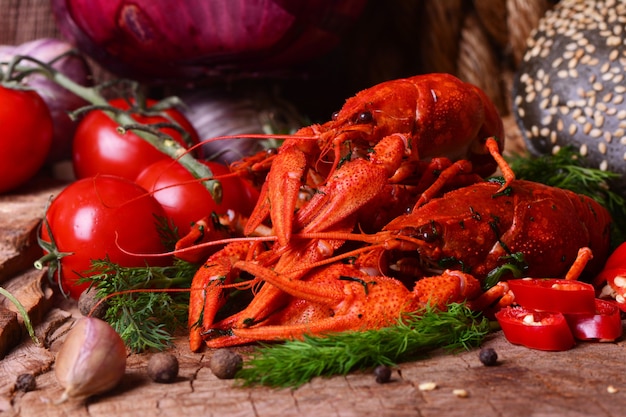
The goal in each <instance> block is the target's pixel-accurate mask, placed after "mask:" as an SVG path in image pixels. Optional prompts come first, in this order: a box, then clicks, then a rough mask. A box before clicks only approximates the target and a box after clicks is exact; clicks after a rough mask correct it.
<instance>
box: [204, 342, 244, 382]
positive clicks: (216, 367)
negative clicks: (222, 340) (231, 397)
mask: <svg viewBox="0 0 626 417" xmlns="http://www.w3.org/2000/svg"><path fill="white" fill-rule="evenodd" d="M242 366H243V359H242V358H241V355H239V354H238V353H236V352H233V351H231V350H228V349H218V350H216V351H215V352H213V355H212V356H211V359H210V361H209V368H210V369H211V372H213V374H214V375H215V376H216V377H218V378H219V379H233V378H234V377H235V374H236V373H237V371H239V370H240V369H241V367H242Z"/></svg>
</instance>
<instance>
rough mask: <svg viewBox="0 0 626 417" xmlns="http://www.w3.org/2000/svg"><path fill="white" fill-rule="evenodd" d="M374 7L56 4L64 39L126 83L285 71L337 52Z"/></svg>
mask: <svg viewBox="0 0 626 417" xmlns="http://www.w3.org/2000/svg"><path fill="white" fill-rule="evenodd" d="M365 1H366V0H205V1H195V0H181V1H179V2H177V3H176V7H172V3H171V1H170V0H134V1H132V2H131V1H128V0H52V1H51V5H52V10H53V12H54V15H55V18H56V21H57V26H58V27H59V30H60V31H61V33H62V35H63V36H64V37H65V38H66V39H67V40H68V41H70V42H71V43H73V44H75V45H76V46H77V47H78V48H79V49H80V50H81V51H83V52H84V53H86V54H88V55H90V56H91V57H92V58H93V59H94V60H96V61H97V62H98V63H100V64H101V65H102V66H103V67H105V68H106V69H107V70H109V71H111V72H113V73H115V74H116V75H118V76H122V77H128V78H133V79H137V80H141V81H144V82H145V81H149V80H158V79H161V80H163V79H165V80H167V79H169V80H172V79H185V80H189V79H197V78H202V77H206V76H208V75H219V74H221V73H223V72H229V71H232V70H236V71H239V70H242V69H245V70H248V71H257V70H263V69H268V68H271V69H275V68H283V67H285V66H291V65H294V64H298V63H303V62H306V61H308V60H310V59H312V58H315V57H318V56H320V55H322V54H324V53H325V52H327V51H328V50H330V49H331V48H332V47H333V46H335V45H336V44H337V43H338V42H339V40H340V38H341V36H342V34H343V33H344V31H345V30H346V29H347V28H349V27H350V26H351V24H352V23H353V22H354V21H355V20H356V19H357V18H358V16H359V15H360V14H361V11H362V9H363V7H364V5H365Z"/></svg>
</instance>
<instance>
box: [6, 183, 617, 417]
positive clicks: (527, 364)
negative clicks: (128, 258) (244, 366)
mask: <svg viewBox="0 0 626 417" xmlns="http://www.w3.org/2000/svg"><path fill="white" fill-rule="evenodd" d="M60 189H61V188H60V186H59V184H47V185H46V186H43V187H39V188H35V189H32V190H29V191H28V192H25V193H23V194H13V195H11V196H8V197H7V196H5V197H1V198H0V213H2V221H0V223H2V225H1V226H0V228H2V230H3V233H9V234H10V235H12V236H13V238H12V239H5V238H3V242H4V243H5V246H3V247H2V250H1V251H0V253H2V255H0V256H4V257H3V258H0V259H4V260H8V259H14V258H15V253H16V252H17V253H19V250H18V249H16V247H17V246H19V245H18V244H17V243H15V242H23V239H22V238H21V237H20V236H23V235H24V234H26V235H28V234H29V233H31V232H30V227H31V224H32V221H33V220H34V219H37V218H38V217H39V216H41V213H42V211H41V208H42V207H43V204H45V201H46V200H47V198H48V196H49V195H51V194H55V193H57V192H59V191H60ZM27 201H28V202H27ZM9 206H11V207H14V208H15V207H18V211H19V215H18V214H17V213H15V214H12V215H11V220H8V221H7V219H6V213H7V207H9ZM26 213H30V215H27V214H26ZM29 217H30V220H29ZM18 218H19V219H20V220H19V221H18ZM10 224H13V225H14V226H15V225H20V226H19V228H20V230H21V231H16V230H15V229H13V230H10V229H11V227H9V226H10ZM24 225H26V227H24ZM7 228H8V229H7ZM7 231H8V232H7ZM6 242H14V244H11V243H6ZM7 251H8V252H12V251H13V253H14V254H13V255H12V256H7V253H8V252H7ZM4 252H7V253H4ZM24 264H25V265H32V264H28V263H24ZM0 285H2V286H3V287H7V288H11V290H12V291H15V292H16V294H17V295H18V296H19V298H21V299H22V301H23V302H24V303H25V304H26V305H28V306H30V307H29V309H30V311H31V312H33V318H34V319H35V321H36V323H37V328H36V333H37V336H38V338H39V340H40V341H41V342H42V344H41V346H36V345H35V344H34V343H33V342H32V341H31V340H30V338H28V337H27V336H26V335H25V334H24V332H23V331H21V332H19V336H16V334H17V333H16V331H15V324H13V325H12V326H13V327H11V325H9V326H8V327H6V326H7V325H6V324H5V323H12V322H14V321H15V320H17V319H16V318H11V317H12V316H11V314H10V313H8V316H7V313H6V310H2V309H0V325H3V324H4V326H5V327H6V328H7V329H8V330H7V331H6V332H5V333H3V332H2V331H0V340H2V339H1V338H5V342H6V343H7V344H12V345H13V346H11V347H10V348H9V349H7V351H8V353H7V354H6V356H5V357H4V358H3V359H1V360H0V417H8V416H11V417H12V416H49V417H57V416H59V417H60V416H69V415H71V416H85V417H87V416H89V417H96V416H112V415H115V416H120V417H136V416H138V415H153V416H170V415H171V416H180V415H190V416H191V415H193V416H230V417H235V416H258V417H262V416H282V417H288V416H337V417H339V416H341V417H348V416H394V417H395V416H420V417H430V416H432V417H442V416H448V417H454V416H484V417H491V416H493V417H517V416H520V417H521V416H606V417H618V416H623V415H624V414H625V412H624V410H626V360H625V359H626V342H624V341H623V340H622V341H619V342H617V343H602V344H600V343H579V344H578V345H577V346H576V347H575V348H574V349H572V350H569V351H566V352H541V351H536V350H530V349H526V348H523V347H519V346H513V345H511V344H509V343H508V342H507V341H506V340H505V339H504V337H503V335H502V334H501V332H496V333H493V334H492V335H490V337H489V338H488V340H487V341H486V342H485V344H484V345H485V346H490V347H493V348H495V349H496V351H497V352H498V355H499V364H498V365H497V366H494V367H486V366H483V365H482V364H481V363H480V361H479V359H478V349H476V350H472V351H467V352H465V351H464V352H460V353H456V354H450V353H447V352H439V351H437V352H433V353H432V354H431V355H430V356H429V357H427V358H425V359H423V360H420V361H416V362H410V363H403V364H400V365H398V366H397V367H396V368H394V372H393V377H392V380H391V381H390V382H389V383H386V384H378V383H376V382H375V378H374V376H373V375H372V374H371V373H370V372H357V373H352V374H350V375H347V376H335V377H332V378H317V379H314V380H313V381H312V382H311V383H309V384H306V385H304V386H302V387H300V388H299V389H296V390H289V389H283V390H277V389H271V388H266V387H255V388H241V387H239V386H237V384H236V381H233V380H220V379H218V378H217V377H215V376H214V375H213V374H212V372H211V371H210V369H209V367H208V362H209V358H210V355H211V351H206V352H203V353H193V352H191V351H190V350H189V349H188V347H187V343H186V340H185V335H180V336H179V337H178V338H177V339H176V343H175V345H174V347H173V348H172V352H173V353H174V354H175V355H176V356H177V357H178V359H179V362H180V373H179V377H178V379H177V380H176V381H175V382H174V383H171V384H158V383H155V382H152V381H151V380H150V379H149V377H148V376H147V373H146V364H147V361H148V359H149V358H150V356H151V354H152V353H149V352H148V353H143V354H129V357H128V368H127V372H126V374H125V377H124V379H123V380H122V382H121V384H120V385H119V386H118V387H117V388H116V389H114V390H113V391H111V392H109V393H107V394H106V395H101V396H97V397H92V398H89V399H87V400H71V401H69V402H66V403H64V404H60V405H55V404H54V402H55V401H56V400H57V399H58V398H59V397H60V395H61V392H62V389H61V387H60V386H59V385H58V383H57V381H56V378H55V376H54V356H55V354H56V352H57V351H58V349H59V347H60V346H61V344H62V342H63V340H64V338H65V335H66V333H67V331H68V330H69V329H70V328H71V326H72V324H73V322H74V320H75V319H76V318H77V317H80V313H79V312H78V311H77V308H76V304H75V302H73V301H68V300H64V299H62V298H60V297H59V296H58V294H56V292H55V293H54V294H53V293H52V291H51V289H50V287H49V285H48V281H47V279H44V276H43V273H42V272H41V271H36V270H34V269H32V267H29V266H26V267H24V268H23V270H22V271H20V272H18V273H15V274H13V275H10V276H9V275H8V274H6V276H5V277H4V278H3V281H2V282H0ZM1 298H2V297H0V306H5V308H9V309H10V307H8V306H6V303H5V302H3V301H2V300H1ZM18 325H19V324H18ZM5 334H6V335H9V336H5ZM7 338H8V339H7ZM11 338H13V339H11ZM248 349H249V348H248ZM247 351H248V350H246V349H244V350H243V352H242V353H244V355H245V353H246V352H247ZM22 373H32V374H33V375H35V376H36V382H37V388H36V389H35V390H34V391H30V392H27V393H24V392H21V391H16V390H15V380H16V378H17V376H18V375H20V374H22ZM425 382H434V383H435V384H436V388H435V389H434V390H431V391H424V390H421V389H420V387H421V384H423V383H425ZM456 389H464V390H466V392H467V397H459V396H457V395H455V394H454V393H453V390H456Z"/></svg>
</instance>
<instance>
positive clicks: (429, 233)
mask: <svg viewBox="0 0 626 417" xmlns="http://www.w3.org/2000/svg"><path fill="white" fill-rule="evenodd" d="M441 232H442V229H441V225H440V224H439V223H437V222H435V221H431V222H430V223H428V224H425V225H422V226H420V227H418V228H416V229H415V232H414V234H413V237H415V238H417V239H420V240H423V241H424V242H434V241H436V240H437V239H439V238H440V237H441Z"/></svg>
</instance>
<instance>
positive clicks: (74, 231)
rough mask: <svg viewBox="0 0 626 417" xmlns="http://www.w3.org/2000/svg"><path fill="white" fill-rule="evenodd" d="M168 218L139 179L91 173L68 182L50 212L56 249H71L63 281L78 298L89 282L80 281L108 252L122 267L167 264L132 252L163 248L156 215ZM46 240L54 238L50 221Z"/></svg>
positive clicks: (64, 264)
mask: <svg viewBox="0 0 626 417" xmlns="http://www.w3.org/2000/svg"><path fill="white" fill-rule="evenodd" d="M158 217H161V218H163V217H165V212H164V211H163V208H162V207H161V205H160V204H159V203H158V202H157V201H156V200H155V199H154V197H152V196H151V195H150V194H149V193H147V192H146V191H145V190H144V189H143V188H141V187H140V186H138V185H137V184H135V183H133V182H131V181H128V180H127V179H124V178H120V177H114V176H109V175H101V176H97V177H93V178H85V179H82V180H79V181H76V182H74V183H72V184H70V185H69V186H67V187H66V188H65V189H64V190H63V191H62V192H61V193H59V195H57V196H56V198H54V200H53V201H52V203H51V204H50V207H49V208H48V211H47V213H46V220H47V223H48V225H49V227H50V231H51V233H52V236H53V237H54V242H55V244H56V248H57V250H58V251H59V252H69V253H71V254H70V255H67V256H64V257H62V258H61V260H60V265H61V269H60V272H59V284H60V286H61V288H62V289H63V290H64V292H69V294H70V296H71V297H73V298H78V296H79V295H80V293H81V292H82V291H83V290H84V289H85V288H86V287H87V286H88V285H89V284H88V283H83V284H77V283H76V281H77V280H78V279H80V278H81V277H83V276H85V274H84V272H85V271H87V270H88V269H90V268H91V261H92V260H98V259H105V258H106V257H107V256H108V258H109V259H110V260H111V261H112V262H115V263H117V264H119V265H121V266H143V265H145V264H146V263H149V264H162V263H164V260H163V258H144V257H141V256H133V255H129V254H126V253H124V252H122V251H121V250H120V247H121V248H124V249H125V250H126V251H129V252H134V253H161V252H164V251H165V247H164V245H163V244H162V243H161V239H160V236H159V233H158V230H157V227H156V220H155V218H158ZM41 238H42V240H44V241H46V242H51V239H50V236H49V234H48V230H47V228H46V225H45V224H44V225H43V227H42V233H41Z"/></svg>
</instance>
